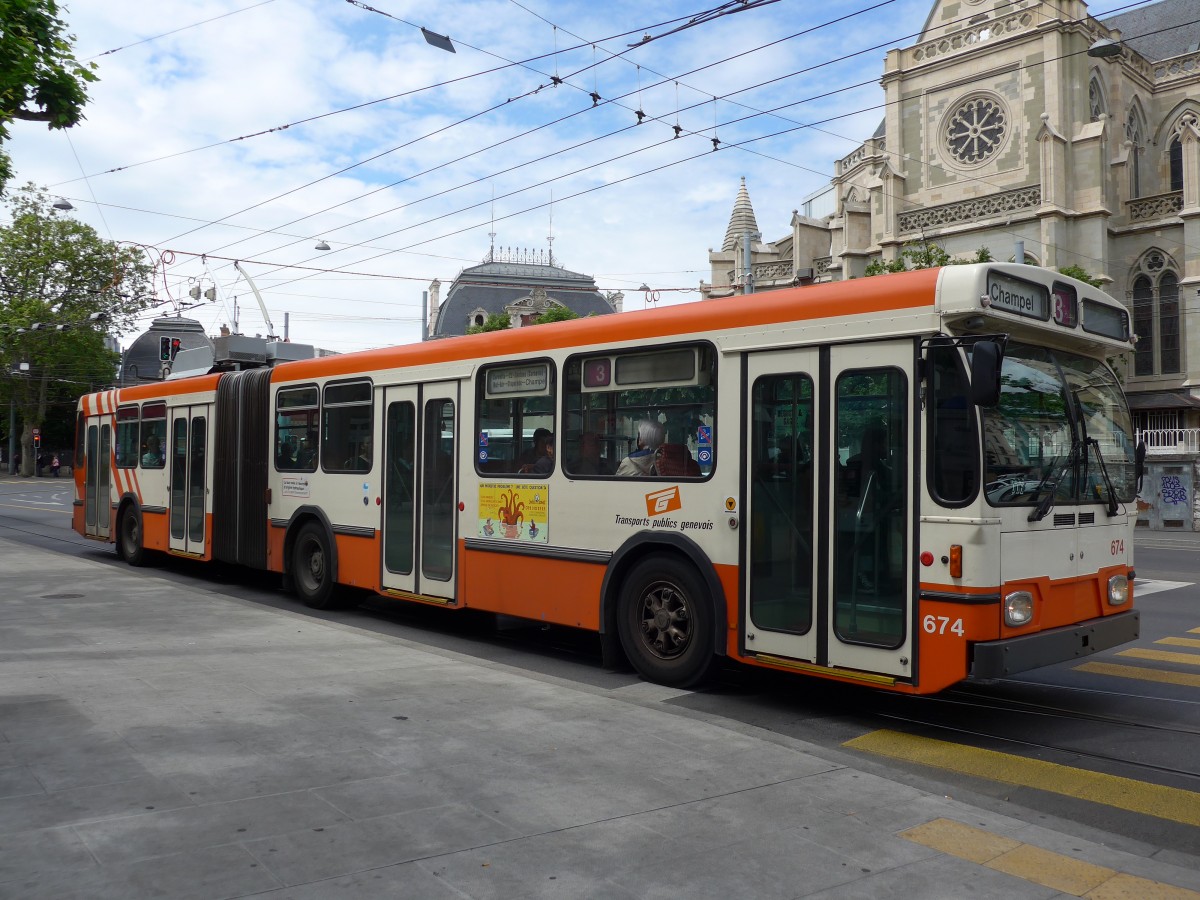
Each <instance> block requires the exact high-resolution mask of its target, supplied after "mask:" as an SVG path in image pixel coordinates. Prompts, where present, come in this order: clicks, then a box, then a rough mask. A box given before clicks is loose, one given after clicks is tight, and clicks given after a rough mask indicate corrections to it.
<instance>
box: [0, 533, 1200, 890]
mask: <svg viewBox="0 0 1200 900" xmlns="http://www.w3.org/2000/svg"><path fill="white" fill-rule="evenodd" d="M798 683H799V682H798ZM678 693H679V692H676V691H671V690H668V689H665V688H661V687H658V686H655V685H650V684H641V683H639V684H636V685H633V686H631V687H626V688H623V689H621V690H617V691H604V690H600V689H597V688H591V687H589V686H586V685H579V684H575V683H567V682H563V681H560V680H557V679H553V678H549V677H541V676H536V675H530V674H528V673H524V672H518V671H515V670H513V669H510V668H508V667H505V666H503V665H499V664H489V663H487V662H481V661H480V660H477V659H471V658H466V657H463V656H459V655H457V654H454V653H452V652H449V651H441V650H437V649H431V648H429V647H424V646H419V645H416V644H412V643H409V642H405V641H402V640H397V639H394V638H390V637H387V636H381V635H378V634H374V633H369V632H367V631H364V630H360V629H357V628H354V627H350V626H345V625H340V624H330V623H326V622H321V621H316V620H313V619H310V618H307V617H305V616H302V615H300V614H297V613H290V612H281V611H278V610H273V609H267V608H263V607H260V606H256V605H253V604H250V603H245V602H242V601H239V600H236V599H231V598H229V597H226V596H224V595H222V594H220V593H217V592H214V591H208V590H202V589H188V588H181V587H179V586H176V585H172V584H169V583H166V582H164V581H163V580H161V579H157V578H153V577H150V578H147V577H142V575H141V574H140V573H138V572H137V571H135V570H125V569H121V568H113V567H109V566H106V565H103V564H100V563H97V562H94V561H89V560H86V559H73V558H68V557H60V556H57V555H52V554H49V553H46V552H43V551H39V550H37V549H33V548H30V547H26V546H23V545H17V544H14V543H11V542H8V541H5V540H3V539H0V736H2V742H0V896H4V897H22V898H25V897H29V898H40V897H45V898H55V900H64V898H81V900H83V898H88V900H95V898H114V900H116V898H119V900H129V898H135V897H172V898H174V897H183V898H191V897H195V898H224V897H245V896H252V895H253V896H257V897H270V898H284V897H286V898H314V900H315V898H325V897H331V896H338V897H387V898H422V900H425V898H428V900H442V898H445V900H451V898H455V900H463V898H522V900H524V898H535V897H555V898H587V900H592V898H614V900H618V898H619V900H633V898H658V897H661V898H670V900H679V898H689V900H690V898H704V897H713V898H718V897H719V898H722V900H728V898H730V897H755V898H797V897H831V898H832V897H845V898H851V897H861V898H875V897H884V896H890V897H897V898H899V897H904V898H909V900H916V898H922V900H924V898H930V897H954V898H961V897H965V896H968V895H970V896H972V897H975V898H986V897H996V898H1026V897H1028V898H1048V897H1054V896H1062V895H1063V894H1072V893H1074V894H1080V895H1081V894H1082V893H1083V890H1076V889H1075V888H1074V887H1073V885H1079V884H1085V883H1087V884H1090V885H1091V888H1096V886H1097V885H1099V886H1100V887H1099V888H1097V893H1095V894H1094V896H1097V897H1099V896H1116V895H1115V894H1113V893H1111V891H1115V890H1120V889H1129V888H1130V886H1132V888H1133V890H1134V895H1137V896H1147V895H1148V893H1147V891H1146V883H1145V882H1144V881H1138V880H1137V879H1152V880H1154V881H1157V882H1162V883H1165V884H1168V885H1173V886H1175V888H1174V890H1177V891H1181V892H1180V893H1172V894H1157V895H1155V896H1180V897H1182V896H1192V897H1195V896H1200V895H1196V894H1192V893H1190V891H1200V859H1196V858H1192V857H1182V856H1180V855H1178V854H1175V855H1171V854H1164V855H1165V856H1167V857H1168V859H1163V858H1161V856H1160V857H1159V858H1149V854H1150V853H1152V852H1153V848H1149V847H1146V846H1144V845H1138V844H1137V842H1136V840H1134V839H1133V838H1129V839H1127V840H1126V841H1125V842H1124V843H1122V846H1121V847H1114V846H1112V845H1111V844H1110V845H1102V844H1100V843H1096V842H1094V841H1089V840H1086V839H1084V838H1082V837H1080V836H1078V835H1070V834H1067V833H1066V832H1065V831H1058V830H1055V828H1054V827H1046V826H1041V825H1031V824H1029V823H1026V822H1023V821H1020V820H1017V819H1014V818H1008V817H1006V816H1003V815H999V814H995V813H992V812H988V811H986V810H982V809H979V808H976V807H973V806H969V805H966V804H964V803H960V802H956V801H955V800H952V799H949V798H946V797H943V796H939V795H936V794H929V793H925V792H922V791H921V790H918V789H916V788H914V787H911V786H908V785H905V784H900V783H897V782H892V781H889V780H885V779H883V778H880V777H878V776H876V775H872V774H868V773H867V772H865V771H862V770H859V769H856V768H855V767H854V763H855V757H853V756H852V755H851V754H849V753H846V754H837V753H830V752H829V751H826V750H818V749H817V748H815V747H812V746H809V745H807V744H804V743H802V742H798V741H795V740H791V739H789V738H785V737H781V736H779V735H776V734H772V733H770V732H767V731H763V730H759V729H756V728H754V727H750V726H744V725H741V724H739V723H732V722H729V721H727V720H724V719H717V718H713V717H705V716H703V715H701V714H697V713H694V712H689V711H686V710H681V709H678V708H676V707H673V706H670V705H667V704H665V703H664V702H663V701H664V700H666V699H670V698H671V697H673V696H676V695H677V694H678ZM1119 843H1120V842H1119ZM979 847H984V848H985V850H983V851H982V852H981V851H980V850H978V849H977V848H979ZM964 848H967V849H965V850H964ZM1031 854H1032V856H1031ZM1030 858H1032V859H1035V860H1042V861H1046V860H1049V861H1050V862H1048V863H1046V865H1040V866H1038V867H1035V868H1036V869H1037V870H1038V871H1042V872H1045V873H1050V874H1045V875H1044V876H1043V875H1034V874H1030V873H1031V871H1033V870H1031V869H1029V868H1028V867H1022V866H1021V865H1018V864H1017V863H1016V862H1014V860H1019V859H1030ZM1055 861H1058V862H1061V863H1066V864H1069V866H1074V867H1075V870H1073V871H1076V870H1077V871H1081V872H1084V873H1089V874H1088V876H1087V877H1090V878H1091V882H1086V881H1078V880H1076V881H1070V880H1066V881H1064V880H1062V879H1063V878H1066V877H1067V876H1063V875H1061V874H1053V872H1054V871H1056V864H1055ZM1081 877H1082V876H1081ZM1054 879H1059V880H1054ZM1105 889H1106V890H1108V891H1110V893H1107V894H1105V893H1103V890H1105ZM1181 889H1186V890H1181ZM1059 892H1063V893H1059ZM1089 896H1093V895H1089Z"/></svg>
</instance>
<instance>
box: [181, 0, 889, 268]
mask: <svg viewBox="0 0 1200 900" xmlns="http://www.w3.org/2000/svg"><path fill="white" fill-rule="evenodd" d="M892 2H895V0H880V2H878V3H875V4H873V5H871V6H868V7H865V8H863V9H859V10H856V11H854V12H851V13H846V14H844V15H841V16H838V17H836V18H835V19H831V20H829V21H826V22H822V23H820V24H817V25H814V26H811V27H808V28H805V29H802V30H801V31H798V32H795V33H793V34H790V35H787V36H785V37H781V38H776V39H774V40H772V41H769V42H768V43H766V44H760V45H758V46H756V47H753V48H750V49H748V50H744V51H741V52H739V53H735V54H732V55H731V56H727V57H724V58H722V59H719V60H716V61H714V62H711V63H707V64H705V65H703V66H697V67H695V68H693V69H691V70H689V71H687V72H685V73H682V74H681V75H679V76H676V77H677V78H683V77H686V76H688V75H692V74H695V73H697V72H700V71H704V70H705V69H711V68H714V67H716V66H718V65H722V64H724V63H727V62H730V61H732V60H735V59H739V58H741V57H744V56H747V55H749V54H751V53H755V52H760V51H761V50H763V49H766V48H769V47H772V46H775V45H777V44H781V43H783V42H785V41H789V40H793V39H795V38H797V37H801V36H803V35H807V34H811V33H812V32H814V31H816V30H818V29H820V28H825V27H829V26H832V25H836V24H840V23H842V22H844V21H846V20H848V19H850V18H853V17H854V16H858V15H863V14H865V13H867V12H871V11H873V10H876V9H878V8H880V7H882V6H886V5H888V4H890V3H892ZM881 46H886V45H876V46H874V47H870V48H866V49H864V50H861V51H857V52H856V53H855V54H851V56H853V55H861V54H862V53H868V52H871V51H873V50H877V49H879V47H881ZM846 58H849V57H841V58H838V59H835V60H828V61H825V62H821V63H817V64H814V65H813V66H809V67H806V68H804V69H801V70H799V71H797V72H792V73H789V74H788V75H787V76H782V77H783V78H787V77H795V76H797V75H800V74H806V73H808V72H811V71H814V70H816V69H819V68H821V67H823V66H826V65H830V64H832V63H836V62H840V61H843V60H844V59H846ZM568 77H570V76H568ZM671 80H672V79H670V78H664V80H663V81H661V82H659V83H658V85H651V87H656V86H661V85H662V84H667V83H669V82H670V81H671ZM779 80H781V79H779V78H776V79H772V80H770V81H767V82H761V83H759V84H756V85H751V86H750V87H747V88H742V89H741V90H739V91H735V92H733V93H732V94H729V95H728V96H735V95H737V94H739V93H745V92H746V91H749V90H753V89H755V88H758V87H762V86H763V85H765V84H771V83H774V82H775V81H779ZM872 83H874V80H871V81H866V82H862V83H860V84H859V85H854V86H853V87H861V86H864V85H867V84H872ZM634 93H636V92H635V91H628V92H626V93H624V94H621V95H620V96H618V97H616V98H611V99H608V100H605V103H616V102H618V101H619V100H622V99H624V98H625V97H628V96H631V95H632V94H634ZM705 102H707V101H705ZM700 105H702V104H694V105H693V106H691V107H685V110H684V111H686V110H687V109H692V108H695V107H696V106H700ZM496 108H497V107H492V109H491V110H485V111H484V112H485V113H486V112H490V111H492V110H494V109H496ZM592 108H593V107H586V108H584V109H580V110H576V111H575V112H572V113H568V114H566V115H564V116H560V117H559V118H557V119H555V120H553V121H551V122H547V123H543V124H541V125H538V126H535V127H533V128H530V129H527V130H525V131H523V132H521V133H519V134H516V135H512V136H510V137H507V138H505V139H503V140H501V141H498V142H495V143H493V144H491V145H489V146H487V147H483V148H480V149H478V150H475V151H472V152H471V153H467V154H464V155H462V156H459V157H457V158H455V159H453V160H450V161H448V162H445V163H440V164H438V165H437V166H432V167H430V168H427V169H425V170H423V171H421V172H418V173H415V174H413V175H411V176H408V177H406V178H403V179H400V180H398V181H394V182H392V183H390V184H387V185H383V186H381V187H378V188H373V189H372V190H370V191H367V192H365V193H363V194H359V195H357V196H356V197H353V198H350V199H349V200H344V201H341V202H339V203H336V204H333V205H332V206H328V207H325V208H324V209H322V210H319V211H317V212H315V213H310V214H308V215H306V216H302V217H299V218H297V219H292V220H290V221H288V222H286V223H283V224H282V225H279V226H277V227H278V228H286V227H289V226H291V225H294V224H296V223H297V222H302V221H305V220H306V219H309V218H313V217H314V216H317V215H322V214H323V213H326V212H330V211H332V210H334V209H337V208H339V207H341V206H344V205H346V204H347V203H352V202H356V201H357V200H361V199H364V198H366V197H369V196H372V195H373V194H376V193H379V192H381V191H384V190H387V189H389V188H392V187H396V186H398V185H400V184H404V183H407V182H409V181H412V180H414V179H416V178H419V177H421V176H423V175H426V174H429V173H431V172H434V171H437V170H439V169H442V168H445V167H446V166H448V165H453V164H454V163H456V162H461V161H463V160H465V159H468V158H470V157H472V156H475V155H478V154H479V153H482V152H486V151H488V150H493V149H496V148H497V147H500V146H503V145H504V144H507V143H511V142H512V141H515V140H518V139H520V138H522V137H527V136H529V135H532V134H534V133H536V132H538V131H541V130H543V129H545V128H548V127H552V126H553V125H557V124H561V123H562V122H565V121H567V120H569V119H571V118H574V117H575V116H579V115H582V114H585V113H587V112H590V111H591V109H592ZM478 115H480V114H476V117H477V116H478ZM649 118H652V119H654V120H658V121H661V117H659V116H653V117H649ZM463 121H467V120H466V119H464V120H459V122H457V123H452V125H453V124H461V123H462V122H463ZM452 125H451V126H446V128H449V127H452ZM634 127H636V125H634V124H631V125H629V126H627V127H625V128H620V129H617V130H616V131H613V132H609V133H607V134H604V135H599V136H596V137H593V138H590V139H588V140H585V141H581V142H579V143H577V144H575V145H573V146H571V147H567V148H560V149H558V150H556V151H553V152H551V153H547V154H545V155H543V156H541V157H538V158H536V159H534V160H531V161H528V162H526V163H522V164H520V165H517V166H511V167H509V168H508V169H504V170H501V172H496V173H491V174H490V175H486V176H481V177H480V178H476V179H473V180H471V181H468V182H466V183H464V184H463V185H460V186H457V187H455V188H450V189H447V190H444V191H441V192H438V193H436V194H432V195H429V196H427V197H423V198H420V199H419V200H415V201H411V202H410V203H406V204H401V205H400V206H397V207H392V208H391V209H389V210H384V211H382V212H378V213H374V214H372V215H370V216H366V217H363V218H360V219H356V220H354V221H353V222H350V223H345V224H343V225H340V226H337V228H336V229H334V231H336V230H341V229H343V228H346V227H350V226H351V225H356V224H360V223H362V222H364V221H369V220H370V219H372V218H378V217H379V216H381V215H386V214H388V213H390V212H395V211H397V210H399V209H403V208H405V207H407V206H411V205H414V204H416V203H419V202H422V201H424V200H427V199H432V198H433V197H437V196H441V195H443V194H445V193H449V192H450V191H452V190H458V189H459V188H461V187H466V186H470V185H472V184H477V183H479V182H481V181H484V180H487V179H489V178H493V177H495V176H496V175H499V174H506V173H507V172H510V171H514V170H516V169H518V168H522V167H523V166H525V165H530V164H532V163H533V162H540V161H542V160H545V159H548V158H550V157H551V156H555V155H559V154H561V153H562V152H565V151H569V150H573V149H577V148H578V147H582V146H586V145H587V144H591V143H594V142H596V141H598V140H602V139H604V138H606V137H611V136H613V135H616V134H620V133H622V132H625V131H628V130H630V129H631V128H634ZM442 130H445V129H442ZM434 133H437V132H434ZM426 136H428V135H426ZM675 136H676V137H678V136H679V132H675ZM421 139H423V138H417V139H414V140H413V141H410V142H408V143H406V144H404V145H401V146H402V147H404V146H409V145H411V144H413V143H416V141H417V140H421ZM394 149H399V148H394ZM388 152H390V151H388ZM368 161H369V160H368ZM335 174H340V173H335ZM313 183H315V182H311V183H310V184H309V185H306V187H307V186H311V184H313ZM299 189H303V188H299ZM299 189H297V190H299ZM265 202H270V201H264V203H265ZM476 205H478V204H476ZM468 208H473V207H468ZM234 215H236V214H234ZM218 221H220V220H218ZM193 230H198V229H193ZM189 233H191V232H185V233H184V235H186V234H189ZM326 233H327V234H328V233H333V231H327V232H326ZM184 235H178V236H176V238H169V239H168V240H176V239H177V238H178V237H182V236H184ZM372 240H374V238H373V239H372ZM298 242H299V241H296V242H295V243H298ZM238 243H241V241H234V242H232V243H228V244H223V245H221V246H220V247H216V248H214V252H216V251H219V250H226V249H228V248H229V247H232V246H236V245H237V244H238ZM286 246H291V245H290V244H285V245H280V246H279V247H275V248H272V249H271V250H266V251H263V252H265V253H268V252H273V251H274V250H279V249H283V247H286ZM342 249H344V248H342Z"/></svg>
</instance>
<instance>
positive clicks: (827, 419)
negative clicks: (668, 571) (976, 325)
mask: <svg viewBox="0 0 1200 900" xmlns="http://www.w3.org/2000/svg"><path fill="white" fill-rule="evenodd" d="M912 361H913V346H912V344H911V342H902V341H896V342H886V343H885V342H879V343H871V344H867V345H856V346H854V347H849V346H840V347H833V348H824V349H821V350H819V351H818V350H815V349H806V350H800V351H780V352H772V353H761V354H755V355H752V356H751V357H750V358H749V359H748V361H747V365H748V370H747V372H748V378H747V397H746V420H745V428H746V434H747V446H746V453H747V466H746V482H747V483H746V490H745V492H744V495H743V496H744V497H745V498H746V503H747V509H746V517H747V521H748V522H749V529H748V536H747V547H746V553H747V558H746V571H747V572H748V575H747V578H746V579H745V596H744V598H743V603H744V617H743V618H744V621H745V629H744V632H745V639H744V647H745V651H746V652H747V653H750V654H755V655H758V656H762V657H764V658H765V659H766V660H767V661H770V660H771V658H772V657H778V658H780V659H781V661H783V662H784V663H794V662H799V663H808V664H812V665H816V666H821V667H829V668H838V669H850V670H855V671H857V672H866V673H871V674H879V675H884V676H897V677H904V676H908V675H911V674H912V672H913V671H914V669H913V667H912V666H911V665H910V662H911V660H912V652H911V647H912V646H913V644H914V641H913V636H912V634H911V627H910V626H911V619H912V607H913V601H912V596H913V591H912V580H913V573H912V564H911V561H910V556H911V554H910V553H909V548H910V547H911V545H912V533H911V532H912V459H911V453H910V450H909V448H910V447H911V446H912V443H911V441H912V424H911V419H912V415H911V407H912V393H911V390H912V388H911V380H912V379H911V375H910V373H911V371H912V366H913V362H912Z"/></svg>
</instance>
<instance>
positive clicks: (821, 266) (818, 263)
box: [813, 256, 833, 277]
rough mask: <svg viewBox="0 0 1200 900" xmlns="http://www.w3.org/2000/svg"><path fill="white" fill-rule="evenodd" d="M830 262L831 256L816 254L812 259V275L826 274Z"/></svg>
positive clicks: (831, 262)
mask: <svg viewBox="0 0 1200 900" xmlns="http://www.w3.org/2000/svg"><path fill="white" fill-rule="evenodd" d="M832 264H833V257H832V256H818V257H817V258H816V259H814V260H813V275H814V276H817V277H820V276H821V275H828V274H829V268H830V266H831V265H832Z"/></svg>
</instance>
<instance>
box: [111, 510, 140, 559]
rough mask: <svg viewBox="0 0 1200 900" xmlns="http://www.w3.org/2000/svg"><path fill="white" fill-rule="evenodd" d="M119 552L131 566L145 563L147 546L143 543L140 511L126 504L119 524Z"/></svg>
mask: <svg viewBox="0 0 1200 900" xmlns="http://www.w3.org/2000/svg"><path fill="white" fill-rule="evenodd" d="M117 554H118V555H119V556H120V557H121V559H123V560H125V562H127V563H129V565H131V566H140V565H144V564H145V562H146V548H145V547H144V546H143V544H142V521H141V517H140V516H139V515H138V511H137V510H136V509H135V508H134V507H133V506H132V505H130V506H126V507H125V509H124V510H122V512H121V521H120V522H119V523H118V524H117Z"/></svg>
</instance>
